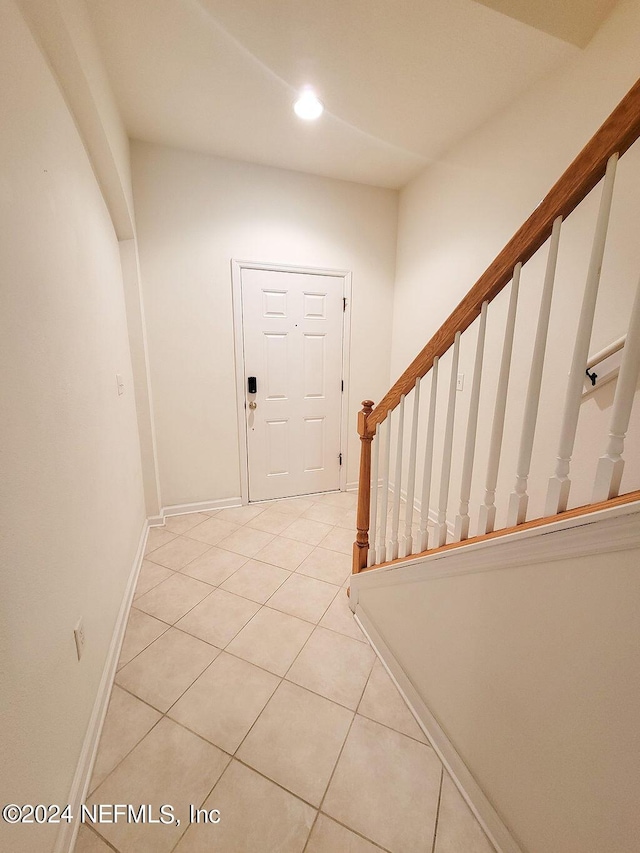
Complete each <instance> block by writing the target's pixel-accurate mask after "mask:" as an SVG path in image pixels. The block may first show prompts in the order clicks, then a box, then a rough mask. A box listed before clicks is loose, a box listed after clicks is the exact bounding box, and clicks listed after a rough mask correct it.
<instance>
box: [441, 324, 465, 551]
mask: <svg viewBox="0 0 640 853" xmlns="http://www.w3.org/2000/svg"><path fill="white" fill-rule="evenodd" d="M459 356H460V332H456V336H455V338H454V341H453V358H452V360H451V376H450V378H449V401H448V404H447V420H446V424H445V429H444V447H443V449H442V468H441V471H440V499H439V501H438V545H439V546H441V545H446V542H447V504H448V503H449V481H450V479H451V456H452V453H453V426H454V421H455V414H456V392H457V386H458V359H459Z"/></svg>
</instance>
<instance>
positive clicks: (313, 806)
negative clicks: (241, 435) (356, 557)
mask: <svg viewBox="0 0 640 853" xmlns="http://www.w3.org/2000/svg"><path fill="white" fill-rule="evenodd" d="M354 504H355V496H354V495H353V494H350V493H331V494H326V495H322V496H317V497H312V498H309V499H307V498H304V499H303V498H296V499H292V500H287V501H275V502H270V503H268V504H260V505H252V506H246V507H237V508H233V509H224V510H219V511H215V512H208V513H192V514H189V515H181V516H174V517H171V518H168V519H167V522H166V526H165V527H163V528H154V529H152V530H151V531H150V534H149V540H148V546H147V552H146V555H145V560H144V563H143V566H142V570H141V572H140V578H139V581H138V586H137V588H136V593H135V598H134V602H133V608H132V610H131V616H130V619H129V624H128V628H127V632H126V636H125V641H124V645H123V648H122V655H121V658H120V661H119V664H118V672H117V675H116V683H115V686H114V689H113V693H112V697H111V703H110V706H109V711H108V714H107V719H106V722H105V726H104V730H103V734H102V740H101V742H100V748H99V751H98V757H97V761H96V765H95V770H94V774H93V778H92V781H91V786H90V794H89V798H88V804H89V805H91V804H93V803H131V804H135V805H138V804H142V803H145V804H146V803H148V804H151V805H152V806H154V807H155V809H156V812H157V809H158V808H159V806H160V805H161V804H165V803H170V804H172V805H173V806H174V809H175V813H176V815H177V816H179V817H180V818H181V823H180V826H177V825H175V824H174V825H171V826H166V825H158V824H154V825H150V824H147V825H140V824H138V825H136V824H127V823H120V822H119V823H117V824H107V823H103V824H99V825H97V826H96V827H93V826H88V825H85V826H83V827H82V828H81V830H80V833H79V836H78V842H77V845H76V848H75V853H109V851H113V850H116V851H119V853H171V851H175V853H209V851H213V850H215V851H219V853H303V851H305V853H375V851H385V850H386V851H389V852H390V853H422V851H424V853H492V851H493V848H492V846H491V845H490V844H489V842H488V841H487V839H486V837H485V836H484V834H483V832H482V830H481V828H480V826H479V824H478V823H477V822H476V821H475V819H474V817H473V816H472V814H471V812H470V811H469V809H468V808H467V806H466V804H465V803H464V801H463V799H462V797H461V796H460V794H459V793H458V791H457V789H456V787H455V786H454V785H453V783H452V782H451V780H450V779H449V777H448V776H447V774H446V773H445V772H443V768H442V766H441V764H440V761H439V760H438V758H437V756H436V754H435V753H434V752H433V750H432V749H431V748H430V747H429V746H428V745H427V742H426V739H425V737H424V735H423V733H422V731H421V730H420V728H419V727H418V725H417V723H416V721H415V720H414V718H413V716H412V715H411V713H410V712H409V710H408V709H407V707H406V705H405V704H404V701H403V700H402V698H401V696H400V694H399V693H398V691H397V690H396V688H395V686H394V685H393V683H392V681H391V679H390V678H389V676H388V675H387V673H386V670H385V669H384V667H383V666H382V664H381V663H380V662H379V661H378V660H377V659H376V656H375V654H374V652H373V650H372V649H371V647H370V646H369V644H368V642H367V640H366V639H365V637H364V636H363V634H362V633H361V632H360V629H359V628H358V626H357V624H356V623H355V621H354V619H353V616H352V614H351V611H350V610H349V607H348V604H347V596H346V587H347V586H348V582H349V571H350V552H351V542H352V540H353V530H354V527H355V508H354ZM189 804H193V805H194V806H195V807H196V808H204V809H207V810H209V809H218V810H219V811H220V815H221V819H220V823H219V824H217V825H212V824H208V825H204V824H202V823H198V824H196V823H193V824H191V825H189V820H188V815H189Z"/></svg>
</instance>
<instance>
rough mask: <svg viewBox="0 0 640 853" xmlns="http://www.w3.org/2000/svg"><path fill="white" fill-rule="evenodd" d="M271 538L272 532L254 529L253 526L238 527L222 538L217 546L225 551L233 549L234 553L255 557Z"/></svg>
mask: <svg viewBox="0 0 640 853" xmlns="http://www.w3.org/2000/svg"><path fill="white" fill-rule="evenodd" d="M272 539H273V533H265V532H264V530H254V529H253V527H240V528H239V529H238V530H236V532H235V533H232V534H231V536H227V538H226V539H222V540H221V541H220V542H219V543H218V546H219V547H220V548H224V549H226V550H227V551H235V553H236V554H244V556H245V557H255V555H256V554H257V553H258V551H260V550H261V549H262V548H264V547H265V546H266V545H268V544H269V542H271V540H272Z"/></svg>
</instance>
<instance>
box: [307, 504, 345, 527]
mask: <svg viewBox="0 0 640 853" xmlns="http://www.w3.org/2000/svg"><path fill="white" fill-rule="evenodd" d="M346 512H347V510H345V509H344V507H341V506H333V505H332V504H328V503H319V504H314V505H313V506H311V507H309V509H307V510H305V511H304V513H303V514H302V517H303V518H310V519H311V520H312V521H321V522H322V523H323V524H330V525H331V527H334V526H335V525H336V524H339V523H340V522H341V521H342V519H343V518H344V516H345V513H346Z"/></svg>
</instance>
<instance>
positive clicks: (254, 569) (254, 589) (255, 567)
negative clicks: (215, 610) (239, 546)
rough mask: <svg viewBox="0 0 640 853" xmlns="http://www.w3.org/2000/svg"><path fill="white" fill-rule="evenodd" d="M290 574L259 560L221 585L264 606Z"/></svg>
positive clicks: (251, 561)
mask: <svg viewBox="0 0 640 853" xmlns="http://www.w3.org/2000/svg"><path fill="white" fill-rule="evenodd" d="M290 574H291V572H288V571H286V569H279V568H278V567H277V566H270V565H269V564H268V563H259V562H258V561H257V560H249V562H248V563H245V564H244V566H242V568H240V569H238V571H237V572H234V574H232V575H231V577H230V578H228V579H227V580H226V581H225V582H224V583H222V584H220V589H224V590H226V591H227V592H233V593H235V595H241V596H242V597H243V598H249V599H250V600H251V601H257V602H258V604H264V603H265V601H266V600H267V599H268V598H269V597H270V596H271V595H273V593H274V592H275V591H276V590H277V589H278V587H279V586H280V585H281V584H283V583H284V582H285V581H286V579H287V578H288V577H289V576H290Z"/></svg>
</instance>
